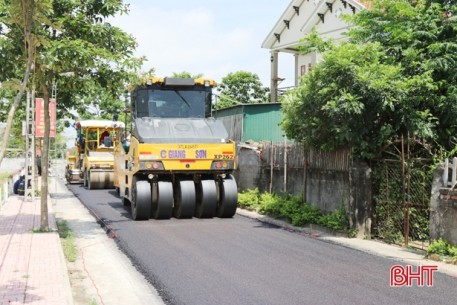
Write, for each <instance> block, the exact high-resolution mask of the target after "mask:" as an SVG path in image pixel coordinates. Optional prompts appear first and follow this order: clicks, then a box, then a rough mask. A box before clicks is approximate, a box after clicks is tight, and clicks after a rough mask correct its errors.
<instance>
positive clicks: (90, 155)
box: [66, 120, 125, 189]
mask: <svg viewBox="0 0 457 305" xmlns="http://www.w3.org/2000/svg"><path fill="white" fill-rule="evenodd" d="M75 125H76V130H77V136H76V143H75V147H76V151H77V152H76V153H73V154H69V155H68V157H67V158H68V164H69V166H67V173H66V177H67V181H68V182H69V183H83V184H84V186H85V187H87V188H88V189H105V188H114V149H115V145H116V143H119V141H118V140H117V138H119V137H120V136H121V133H122V132H123V131H124V129H125V124H124V123H123V122H119V121H110V120H84V121H79V122H76V124H75ZM71 164H74V166H70V165H71Z"/></svg>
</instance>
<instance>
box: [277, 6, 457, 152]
mask: <svg viewBox="0 0 457 305" xmlns="http://www.w3.org/2000/svg"><path fill="white" fill-rule="evenodd" d="M448 9H449V7H443V6H441V5H439V4H436V3H433V4H431V5H425V4H424V3H423V2H414V3H413V2H405V1H386V0H381V1H375V2H374V4H373V8H372V9H370V10H365V11H362V12H360V13H358V14H356V15H354V16H352V17H347V18H348V19H347V20H348V21H350V22H352V23H354V24H355V25H356V26H355V27H353V28H352V30H351V31H350V32H349V37H350V38H351V39H350V42H344V43H342V44H339V45H335V44H332V43H329V42H326V43H323V42H322V39H319V38H318V37H316V35H315V34H313V33H312V34H311V35H309V36H308V37H307V38H306V39H305V40H304V47H303V50H304V52H309V51H312V50H319V51H321V52H323V61H322V62H321V63H320V64H318V65H317V67H315V68H314V69H313V71H312V72H311V73H310V74H308V75H306V76H305V77H304V78H303V82H302V85H301V86H300V88H297V89H296V90H294V91H292V92H291V93H289V94H288V95H287V96H286V98H285V101H284V104H283V108H284V111H285V119H284V122H283V127H284V129H285V131H286V134H287V136H288V137H289V138H293V139H296V140H299V141H302V142H304V143H306V144H308V145H309V146H310V147H313V148H319V149H335V148H338V147H344V146H346V147H348V146H349V147H352V148H353V151H354V152H355V155H356V156H359V157H363V158H371V157H373V156H374V155H375V154H376V153H377V152H378V151H379V150H380V149H381V148H382V147H383V146H384V145H386V144H387V143H389V141H391V140H392V139H393V138H395V137H399V136H401V135H405V134H406V133H408V132H409V133H410V134H414V135H417V136H419V137H421V138H423V139H425V140H427V141H428V142H429V143H433V144H434V145H435V148H439V147H440V146H446V145H447V144H448V139H449V137H450V135H451V133H452V132H453V131H454V130H455V126H456V124H457V112H456V110H457V109H456V105H457V103H456V100H455V99H456V97H457V95H456V93H457V90H456V89H455V86H456V85H455V84H456V82H455V81H456V79H455V77H456V73H455V71H456V70H455V69H456V68H457V67H456V66H455V65H456V64H457V52H455V51H456V50H457V49H456V48H457V45H456V44H455V42H456V35H455V31H454V27H455V25H456V23H455V19H454V20H451V19H452V18H448V17H447V15H446V12H448ZM453 11H455V9H454V8H453Z"/></svg>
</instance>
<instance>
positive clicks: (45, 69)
mask: <svg viewBox="0 0 457 305" xmlns="http://www.w3.org/2000/svg"><path fill="white" fill-rule="evenodd" d="M17 3H18V2H17V1H5V2H4V3H2V4H1V5H0V17H1V18H2V22H1V29H2V34H3V35H2V36H1V38H0V43H2V45H1V46H2V54H8V55H10V58H9V59H8V60H11V59H16V61H15V62H14V61H13V62H14V65H17V66H21V64H22V65H23V68H22V69H18V68H15V67H14V65H13V64H11V63H6V60H5V59H4V57H3V56H0V61H2V63H5V64H6V65H7V67H9V69H7V68H4V67H2V70H0V71H1V73H3V74H2V78H3V79H7V80H10V79H11V80H13V79H14V78H23V79H28V78H26V77H22V75H23V74H21V71H24V70H25V71H27V69H26V67H28V66H29V62H30V61H31V60H34V69H35V70H34V74H33V86H34V87H35V88H36V91H37V93H36V96H42V97H43V99H44V101H45V103H44V114H45V136H44V138H43V149H42V163H43V164H47V163H48V159H49V158H48V157H49V144H50V139H49V131H50V118H49V98H50V97H51V96H52V91H53V89H54V92H55V89H56V88H57V90H58V91H57V107H58V111H57V114H58V117H64V116H65V115H66V114H67V113H69V111H70V110H76V111H77V112H79V113H84V112H85V111H86V110H87V107H88V105H95V106H98V105H101V107H106V105H107V104H113V103H114V102H118V101H119V99H120V96H121V95H122V94H123V93H124V92H125V90H126V89H127V84H129V83H134V82H135V81H137V78H138V76H137V75H139V73H138V69H139V67H140V66H141V64H142V62H143V58H139V59H138V58H133V57H132V56H133V52H134V49H135V46H136V42H135V40H134V39H133V37H132V36H131V35H128V34H127V33H125V32H123V31H122V30H121V29H119V28H117V27H114V26H112V25H111V24H109V23H107V22H106V21H105V20H106V18H107V17H110V16H115V15H117V14H121V13H127V8H126V6H125V5H124V4H123V1H122V0H97V1H72V0H42V1H32V0H21V3H28V4H29V5H31V6H32V7H34V8H35V9H34V10H30V9H29V8H28V7H27V8H26V7H25V6H21V7H20V10H19V8H18V9H17V11H18V13H17V14H15V15H12V13H11V12H12V9H13V8H14V9H16V6H15V5H16V4H17ZM33 5H35V6H33ZM38 5H39V7H38ZM38 8H40V9H38ZM27 14H29V15H30V16H31V17H28V19H27V20H32V21H33V25H34V26H30V25H28V24H27V25H24V24H25V23H24V22H23V21H21V20H22V19H20V16H25V15H27ZM10 15H11V16H13V17H14V16H18V17H15V18H13V17H11V16H10ZM15 20H19V21H15ZM17 24H19V25H20V26H18V25H17ZM30 27H31V29H30V30H27V31H29V32H30V33H32V34H33V35H31V37H32V38H33V39H34V40H33V41H31V42H29V41H28V40H27V39H26V40H25V42H26V43H24V36H26V35H25V34H24V31H25V33H27V31H26V30H25V29H28V28H30ZM29 45H31V46H32V48H29V47H28V46H29ZM24 46H25V47H26V50H24ZM30 50H32V51H35V52H36V54H32V53H30V52H31V51H30ZM26 51H29V52H26ZM3 52H4V53H3ZM31 54H32V55H33V56H31ZM35 55H36V56H35ZM19 75H21V76H20V77H18V76H19ZM23 87H25V86H23ZM47 177H48V168H47V167H46V166H44V167H43V172H42V180H41V202H42V205H41V229H42V230H47V229H48V212H47V196H48V183H47V179H48V178H47Z"/></svg>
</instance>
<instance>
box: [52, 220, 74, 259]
mask: <svg viewBox="0 0 457 305" xmlns="http://www.w3.org/2000/svg"><path fill="white" fill-rule="evenodd" d="M57 232H58V233H59V236H60V238H61V239H62V248H63V254H64V255H65V258H66V259H67V260H68V261H69V262H72V263H73V262H74V261H76V254H77V252H78V250H77V248H76V245H75V240H74V236H73V232H71V230H70V228H69V227H68V223H67V222H66V221H65V220H62V221H60V220H58V221H57Z"/></svg>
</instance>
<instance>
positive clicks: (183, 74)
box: [171, 71, 203, 78]
mask: <svg viewBox="0 0 457 305" xmlns="http://www.w3.org/2000/svg"><path fill="white" fill-rule="evenodd" d="M171 77H173V78H200V77H203V73H198V74H191V73H190V72H187V71H182V72H173V73H172V75H171Z"/></svg>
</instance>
